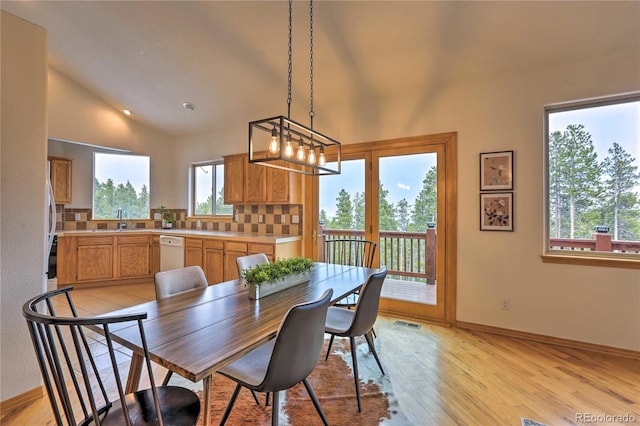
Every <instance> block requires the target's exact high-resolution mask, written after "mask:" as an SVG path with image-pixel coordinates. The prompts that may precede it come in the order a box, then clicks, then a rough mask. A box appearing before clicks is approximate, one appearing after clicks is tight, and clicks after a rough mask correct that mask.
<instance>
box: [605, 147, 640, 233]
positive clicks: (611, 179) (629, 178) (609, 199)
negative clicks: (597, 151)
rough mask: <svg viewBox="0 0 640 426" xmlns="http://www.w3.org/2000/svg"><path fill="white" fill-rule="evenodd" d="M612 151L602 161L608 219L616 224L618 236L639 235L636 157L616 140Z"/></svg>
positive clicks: (614, 231) (606, 215) (615, 231)
mask: <svg viewBox="0 0 640 426" xmlns="http://www.w3.org/2000/svg"><path fill="white" fill-rule="evenodd" d="M608 153H609V155H608V156H607V158H605V159H604V161H603V162H602V169H603V172H604V175H605V180H604V196H605V197H606V203H605V205H606V206H607V209H606V210H607V211H606V212H605V214H604V216H605V217H606V219H605V220H607V219H608V220H607V222H608V223H612V224H613V235H612V236H613V239H614V240H618V239H620V237H621V236H622V237H623V238H624V239H638V237H639V236H638V234H637V223H638V209H637V205H638V194H636V193H635V192H634V191H633V189H634V187H635V186H636V185H638V181H639V180H640V175H639V174H638V167H637V166H635V165H634V162H635V158H633V157H632V156H631V155H630V154H629V153H627V152H626V151H625V150H624V149H623V148H622V147H621V146H620V145H619V144H618V143H616V142H614V143H613V146H612V147H611V148H609V150H608ZM634 225H636V226H634ZM634 228H636V229H634Z"/></svg>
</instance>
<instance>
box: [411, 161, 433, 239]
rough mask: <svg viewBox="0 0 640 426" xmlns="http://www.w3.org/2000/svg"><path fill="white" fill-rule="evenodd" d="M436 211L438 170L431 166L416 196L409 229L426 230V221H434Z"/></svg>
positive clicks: (415, 230)
mask: <svg viewBox="0 0 640 426" xmlns="http://www.w3.org/2000/svg"><path fill="white" fill-rule="evenodd" d="M437 213H438V170H437V169H436V166H433V167H431V168H430V169H429V170H428V171H427V174H426V175H425V178H424V180H423V181H422V189H421V190H420V193H419V194H418V196H417V197H416V202H415V204H414V206H413V212H412V215H411V224H410V226H409V229H410V230H411V231H414V232H426V231H427V223H429V222H435V221H436V220H437Z"/></svg>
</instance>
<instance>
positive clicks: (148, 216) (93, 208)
mask: <svg viewBox="0 0 640 426" xmlns="http://www.w3.org/2000/svg"><path fill="white" fill-rule="evenodd" d="M99 155H112V156H119V157H143V158H146V159H147V164H148V168H147V193H148V197H149V200H148V202H149V204H148V206H147V209H146V213H147V214H146V216H142V217H130V216H127V217H123V218H122V219H121V220H122V221H135V220H141V221H145V220H151V156H150V155H143V154H133V153H117V152H101V151H94V152H93V164H92V182H91V220H93V221H103V220H118V218H117V217H108V218H100V217H96V216H95V215H96V184H95V183H96V160H97V158H98V156H99ZM122 169H123V170H124V169H126V168H124V167H123V168H122ZM127 181H130V180H129V179H127ZM141 189H142V188H140V190H141ZM137 195H138V193H136V196H137ZM123 213H125V212H124V211H123Z"/></svg>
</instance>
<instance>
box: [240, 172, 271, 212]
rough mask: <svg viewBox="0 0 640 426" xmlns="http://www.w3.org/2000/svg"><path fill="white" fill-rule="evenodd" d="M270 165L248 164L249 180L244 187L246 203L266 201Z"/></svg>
mask: <svg viewBox="0 0 640 426" xmlns="http://www.w3.org/2000/svg"><path fill="white" fill-rule="evenodd" d="M268 169H269V168H268V167H265V166H259V165H255V164H248V165H247V180H246V186H245V188H244V191H245V192H244V193H245V199H244V200H245V202H246V203H266V202H268V199H267V172H268Z"/></svg>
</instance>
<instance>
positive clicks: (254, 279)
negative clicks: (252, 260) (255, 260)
mask: <svg viewBox="0 0 640 426" xmlns="http://www.w3.org/2000/svg"><path fill="white" fill-rule="evenodd" d="M311 265H313V261H312V260H311V259H307V258H304V257H292V258H289V259H278V260H276V261H275V262H271V263H263V264H262V265H256V266H253V267H251V268H247V269H245V270H244V271H243V272H242V277H243V278H244V279H245V281H246V282H247V284H253V285H260V284H262V283H263V282H265V281H276V280H281V279H284V278H285V277H287V276H289V275H291V274H301V273H304V272H307V271H309V270H310V269H311Z"/></svg>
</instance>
